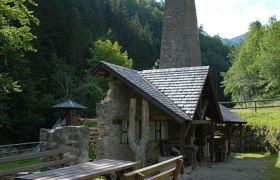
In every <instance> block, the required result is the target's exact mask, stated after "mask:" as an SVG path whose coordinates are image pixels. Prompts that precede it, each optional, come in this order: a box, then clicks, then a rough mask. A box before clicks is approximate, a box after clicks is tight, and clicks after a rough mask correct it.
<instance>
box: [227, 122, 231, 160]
mask: <svg viewBox="0 0 280 180" xmlns="http://www.w3.org/2000/svg"><path fill="white" fill-rule="evenodd" d="M226 128H227V134H228V153H227V155H228V156H230V154H231V138H232V137H231V130H232V124H226Z"/></svg>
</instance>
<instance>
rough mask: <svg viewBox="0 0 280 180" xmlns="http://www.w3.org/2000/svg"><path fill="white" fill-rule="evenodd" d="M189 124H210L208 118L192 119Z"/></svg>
mask: <svg viewBox="0 0 280 180" xmlns="http://www.w3.org/2000/svg"><path fill="white" fill-rule="evenodd" d="M191 124H212V121H210V120H192V121H191Z"/></svg>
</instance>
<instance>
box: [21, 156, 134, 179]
mask: <svg viewBox="0 0 280 180" xmlns="http://www.w3.org/2000/svg"><path fill="white" fill-rule="evenodd" d="M137 164H139V163H138V162H132V161H123V160H112V159H101V160H96V161H93V162H87V163H83V164H77V165H73V166H69V167H64V168H58V169H54V170H50V171H45V172H41V173H36V174H30V175H25V176H19V177H17V178H16V179H37V180H44V179H48V180H51V179H53V180H55V179H56V180H57V179H65V180H66V179H67V180H68V179H69V180H70V179H88V178H94V177H98V176H101V175H106V174H110V173H114V172H118V171H121V170H126V169H129V168H133V167H135V166H136V165H137Z"/></svg>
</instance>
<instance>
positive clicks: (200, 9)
mask: <svg viewBox="0 0 280 180" xmlns="http://www.w3.org/2000/svg"><path fill="white" fill-rule="evenodd" d="M196 9H197V17H198V25H200V24H201V25H203V27H204V30H205V31H206V32H207V33H208V34H210V35H216V34H219V35H220V36H221V37H225V38H232V37H235V36H238V35H241V34H243V33H245V32H247V31H248V27H249V24H250V23H251V22H253V21H256V20H259V21H260V22H262V23H263V24H265V23H267V22H268V19H269V18H270V17H271V16H272V15H276V17H278V18H280V1H276V0H212V1H210V0H196Z"/></svg>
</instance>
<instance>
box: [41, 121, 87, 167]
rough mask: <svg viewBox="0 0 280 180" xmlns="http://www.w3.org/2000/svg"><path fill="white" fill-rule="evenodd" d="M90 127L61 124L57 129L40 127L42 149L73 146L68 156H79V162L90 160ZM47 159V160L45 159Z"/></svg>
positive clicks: (66, 154)
mask: <svg viewBox="0 0 280 180" xmlns="http://www.w3.org/2000/svg"><path fill="white" fill-rule="evenodd" d="M88 144H89V129H88V127H87V126H60V127H57V128H56V129H51V130H50V129H44V128H42V129H40V151H41V152H42V151H48V150H54V149H58V148H65V147H73V148H74V151H73V152H71V153H65V156H67V157H78V159H79V160H78V162H79V163H84V162H88V160H89V158H88ZM45 161H47V160H46V159H45Z"/></svg>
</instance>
